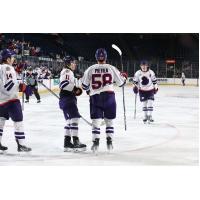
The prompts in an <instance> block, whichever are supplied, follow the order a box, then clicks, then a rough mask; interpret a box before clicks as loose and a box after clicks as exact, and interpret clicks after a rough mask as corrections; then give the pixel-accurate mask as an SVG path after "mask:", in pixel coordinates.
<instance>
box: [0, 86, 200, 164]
mask: <svg viewBox="0 0 200 200" xmlns="http://www.w3.org/2000/svg"><path fill="white" fill-rule="evenodd" d="M155 98H156V100H155V103H154V104H155V106H154V113H153V117H154V119H155V123H154V124H150V125H148V124H147V125H144V124H143V122H142V117H143V113H142V104H141V103H140V102H139V99H137V100H138V101H137V117H136V120H134V118H133V116H134V94H133V92H132V88H131V87H130V86H126V88H125V101H126V118H127V131H126V132H125V131H124V124H123V119H124V118H123V106H122V89H121V88H116V100H117V118H116V120H115V138H114V150H113V152H112V153H110V154H108V153H107V151H106V141H105V127H104V126H102V128H101V140H100V148H99V155H98V156H95V155H93V154H92V152H91V150H90V147H91V144H92V142H91V138H92V136H91V135H92V134H91V127H90V126H88V125H87V124H86V123H85V122H84V121H83V120H80V126H79V135H80V140H81V142H83V143H86V144H87V146H88V148H87V151H86V152H84V153H68V152H63V138H64V128H63V127H64V126H65V120H64V117H63V113H62V111H61V110H60V109H59V107H58V99H56V98H55V97H54V96H52V95H51V94H46V95H42V103H41V104H37V103H36V99H35V97H32V98H31V99H30V103H29V104H25V111H24V125H25V132H26V137H27V144H28V145H29V146H30V147H32V149H33V151H32V152H31V154H30V155H19V154H18V153H17V151H16V143H15V140H14V133H13V122H12V121H11V120H9V121H7V122H6V126H5V128H4V135H3V140H2V144H4V145H6V146H8V148H9V150H8V153H7V155H2V154H0V165H89V166H91V165H198V148H199V147H198V144H199V143H198V132H199V116H198V113H199V105H198V103H199V92H198V87H191V86H190V87H189V86H188V87H187V86H185V87H182V86H160V88H159V92H158V94H157V95H156V96H155ZM78 107H79V111H80V113H81V114H82V115H83V116H84V117H85V118H87V119H88V120H89V121H90V118H89V100H88V96H87V95H86V94H83V95H82V96H80V97H79V98H78Z"/></svg>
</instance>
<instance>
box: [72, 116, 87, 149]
mask: <svg viewBox="0 0 200 200" xmlns="http://www.w3.org/2000/svg"><path fill="white" fill-rule="evenodd" d="M79 119H80V118H79V117H77V118H72V119H71V125H70V128H71V133H72V138H73V144H74V150H75V151H85V150H86V147H87V146H86V145H85V144H82V143H81V142H80V140H79V127H78V124H79Z"/></svg>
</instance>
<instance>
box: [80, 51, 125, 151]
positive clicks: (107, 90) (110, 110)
mask: <svg viewBox="0 0 200 200" xmlns="http://www.w3.org/2000/svg"><path fill="white" fill-rule="evenodd" d="M95 58H96V60H97V64H94V65H92V66H90V67H89V68H88V69H87V70H86V71H85V73H84V76H83V78H82V87H83V89H84V90H86V91H87V93H88V94H89V95H90V117H91V119H92V141H93V145H92V148H91V150H92V151H93V152H97V151H98V148H99V141H100V125H101V122H102V119H104V120H105V123H106V130H105V132H106V138H107V149H108V150H111V149H113V144H112V141H113V134H114V124H113V120H114V119H115V118H116V100H115V93H114V89H113V83H114V82H115V83H116V84H117V85H118V86H119V87H122V86H123V85H124V84H125V83H126V78H125V77H123V76H122V75H121V74H120V72H119V70H118V69H117V68H115V67H114V66H112V65H109V64H106V60H107V52H106V50H105V49H102V48H100V49H97V51H96V54H95Z"/></svg>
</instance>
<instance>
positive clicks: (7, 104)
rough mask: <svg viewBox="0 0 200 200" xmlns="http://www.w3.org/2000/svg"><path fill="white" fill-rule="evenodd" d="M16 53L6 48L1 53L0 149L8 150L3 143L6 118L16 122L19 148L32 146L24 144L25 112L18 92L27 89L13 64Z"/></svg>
mask: <svg viewBox="0 0 200 200" xmlns="http://www.w3.org/2000/svg"><path fill="white" fill-rule="evenodd" d="M14 55H15V53H14V52H13V51H11V50H9V49H4V50H3V51H2V53H1V56H2V64H1V65H0V150H3V151H4V150H7V147H5V146H3V145H2V144H1V139H2V136H3V130H4V125H5V122H6V120H8V119H9V118H11V119H12V120H13V122H14V132H15V139H16V142H17V150H18V151H19V152H21V151H25V152H28V151H31V148H29V147H27V146H25V145H24V141H25V134H24V129H23V114H22V108H21V103H20V100H19V98H18V92H19V89H20V91H24V90H25V85H24V84H23V83H21V84H19V83H18V81H17V77H16V72H15V70H14V67H13V66H12V64H13V62H14V59H15V58H14Z"/></svg>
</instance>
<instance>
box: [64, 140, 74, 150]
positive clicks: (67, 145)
mask: <svg viewBox="0 0 200 200" xmlns="http://www.w3.org/2000/svg"><path fill="white" fill-rule="evenodd" d="M72 151H74V145H73V144H72V143H71V137H70V136H65V139H64V152H72Z"/></svg>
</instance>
